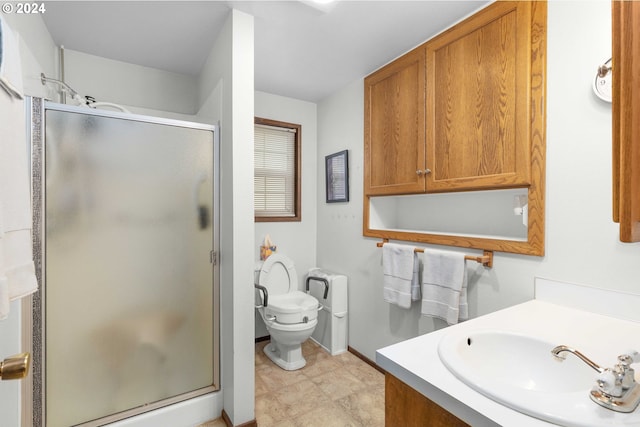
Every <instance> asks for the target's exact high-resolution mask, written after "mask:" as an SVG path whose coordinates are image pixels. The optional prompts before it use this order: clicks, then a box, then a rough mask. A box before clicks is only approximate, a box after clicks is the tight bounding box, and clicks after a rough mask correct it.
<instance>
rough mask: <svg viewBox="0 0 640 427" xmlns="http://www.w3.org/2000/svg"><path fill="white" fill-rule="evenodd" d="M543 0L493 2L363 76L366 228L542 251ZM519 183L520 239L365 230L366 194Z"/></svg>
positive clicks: (385, 234)
mask: <svg viewBox="0 0 640 427" xmlns="http://www.w3.org/2000/svg"><path fill="white" fill-rule="evenodd" d="M546 18H547V4H546V2H544V1H540V2H537V1H498V2H495V3H492V4H491V5H489V6H487V7H486V8H484V9H482V10H480V11H479V12H477V13H476V14H474V15H472V16H471V17H469V18H467V19H466V20H464V21H462V22H460V23H458V24H456V25H454V26H453V27H451V28H450V29H448V30H447V31H445V32H443V33H441V34H440V35H438V36H436V37H434V38H433V39H431V40H429V41H427V42H425V43H424V44H423V45H421V46H419V47H417V48H416V49H414V50H412V51H410V52H409V53H407V54H406V55H404V56H402V57H400V58H398V59H397V60H396V61H393V62H392V63H390V64H388V65H386V66H385V67H383V68H381V69H379V70H378V71H376V72H374V73H373V74H371V75H369V76H368V77H366V78H365V81H364V86H365V92H364V98H365V100H364V101H365V109H364V110H365V118H364V121H365V126H364V138H365V141H364V199H365V200H364V232H363V234H364V235H365V236H369V237H381V238H388V239H398V240H409V241H416V242H423V243H435V244H445V245H454V246H461V247H471V248H478V249H488V250H500V251H506V252H514V253H523V254H529V255H543V254H544V178H545V177H544V175H545V151H546V147H545V131H546V120H545V115H546V111H545V95H546V78H545V72H546ZM501 188H502V189H503V188H527V189H528V207H529V222H528V231H527V233H528V236H527V241H526V242H520V241H510V240H500V239H498V240H496V239H483V238H477V237H465V236H443V235H441V234H437V235H431V234H428V233H426V232H425V233H406V232H398V231H386V230H372V229H371V228H370V227H369V209H370V206H369V199H370V198H371V197H378V196H388V195H402V194H419V193H440V192H460V191H471V190H493V189H501Z"/></svg>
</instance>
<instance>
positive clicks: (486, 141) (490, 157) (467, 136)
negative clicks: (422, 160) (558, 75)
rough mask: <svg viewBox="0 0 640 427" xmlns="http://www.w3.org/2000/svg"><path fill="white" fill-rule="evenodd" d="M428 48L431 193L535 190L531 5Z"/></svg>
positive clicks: (500, 12) (491, 15)
mask: <svg viewBox="0 0 640 427" xmlns="http://www.w3.org/2000/svg"><path fill="white" fill-rule="evenodd" d="M425 46H426V55H427V86H426V89H427V147H428V151H427V168H428V169H430V170H431V173H430V174H429V175H427V176H426V177H427V183H426V187H427V189H428V190H429V191H452V190H472V189H486V188H503V187H515V186H527V185H529V184H530V143H529V140H530V138H529V135H530V116H531V114H530V110H529V109H530V103H529V99H530V93H531V90H530V87H531V84H530V82H531V73H530V70H531V67H530V62H531V4H530V3H529V2H497V3H495V4H493V5H492V6H490V7H488V8H486V9H484V10H482V11H480V12H478V13H477V14H475V15H474V16H473V17H471V18H470V19H468V20H466V21H464V22H463V23H461V24H459V25H456V26H455V27H453V28H452V29H450V30H448V31H446V32H445V33H443V34H441V35H439V36H437V37H436V38H434V39H432V40H430V41H429V42H427V43H426V45H425Z"/></svg>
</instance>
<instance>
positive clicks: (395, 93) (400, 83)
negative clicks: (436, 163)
mask: <svg viewBox="0 0 640 427" xmlns="http://www.w3.org/2000/svg"><path fill="white" fill-rule="evenodd" d="M424 85H425V52H424V49H418V50H415V51H413V52H410V53H408V54H407V55H404V56H403V57H402V58H400V59H398V60H396V61H394V62H392V63H391V64H389V65H387V66H386V67H383V68H381V69H380V70H378V71H377V72H375V73H373V74H372V75H370V76H368V77H367V78H366V79H365V117H366V119H365V146H364V151H365V162H366V166H365V187H366V192H367V193H368V194H400V193H415V192H423V191H424V189H425V188H424V179H423V178H422V176H421V175H418V174H417V173H416V171H418V170H423V169H424V167H425V166H424V165H425V155H424V150H425V147H424V140H425V134H424V131H425V126H424V121H425V91H424Z"/></svg>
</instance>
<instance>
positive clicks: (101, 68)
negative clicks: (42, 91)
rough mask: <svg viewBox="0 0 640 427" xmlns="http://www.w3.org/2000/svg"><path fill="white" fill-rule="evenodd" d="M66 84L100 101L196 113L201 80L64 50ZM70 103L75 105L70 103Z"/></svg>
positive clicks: (81, 93) (68, 101) (83, 94)
mask: <svg viewBox="0 0 640 427" xmlns="http://www.w3.org/2000/svg"><path fill="white" fill-rule="evenodd" d="M64 74H65V82H66V83H67V84H68V85H69V86H71V88H72V89H73V90H75V91H76V92H78V93H79V94H80V95H81V96H85V95H90V96H93V97H94V98H95V99H96V100H97V101H102V102H113V103H116V104H122V105H128V106H136V107H142V108H149V109H154V110H161V111H169V112H174V113H182V114H195V112H196V111H197V108H196V101H197V95H196V88H197V79H196V78H195V77H194V76H188V75H185V74H178V73H171V72H168V71H164V70H158V69H155V68H150V67H143V66H140V65H135V64H130V63H126V62H122V61H115V60H113V59H107V58H102V57H99V56H95V55H89V54H87V53H83V52H78V51H75V50H71V49H65V51H64ZM67 103H69V104H70V103H72V102H71V101H70V100H67Z"/></svg>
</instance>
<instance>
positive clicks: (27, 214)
mask: <svg viewBox="0 0 640 427" xmlns="http://www.w3.org/2000/svg"><path fill="white" fill-rule="evenodd" d="M3 25H4V24H3ZM3 36H4V28H3ZM0 111H2V117H1V119H0V319H4V318H6V317H7V316H8V315H9V302H10V301H13V300H15V299H18V298H22V297H24V296H27V295H29V294H31V293H33V292H35V291H36V290H37V282H36V276H35V274H34V266H33V259H32V254H31V197H30V195H31V191H30V187H29V182H30V179H29V169H28V166H29V165H28V160H27V145H26V144H27V143H26V134H25V133H26V131H25V127H26V126H25V120H26V119H25V114H24V101H21V100H19V99H16V98H15V97H13V96H12V95H9V94H8V93H6V92H5V91H4V90H1V89H0Z"/></svg>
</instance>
